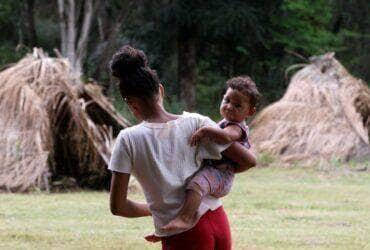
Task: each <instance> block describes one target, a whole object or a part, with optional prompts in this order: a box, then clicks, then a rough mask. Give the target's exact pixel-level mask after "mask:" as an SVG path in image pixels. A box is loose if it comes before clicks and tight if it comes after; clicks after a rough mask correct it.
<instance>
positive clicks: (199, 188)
mask: <svg viewBox="0 0 370 250" xmlns="http://www.w3.org/2000/svg"><path fill="white" fill-rule="evenodd" d="M233 180H234V168H233V167H232V166H229V165H225V164H224V165H222V168H221V166H208V165H206V166H204V167H202V168H201V169H200V170H199V171H198V172H197V173H196V174H195V175H194V176H193V178H192V179H191V180H190V181H189V183H188V185H187V187H186V189H190V190H194V191H196V192H197V193H199V194H200V195H201V196H202V197H203V196H206V195H212V196H213V197H216V198H220V197H223V196H225V195H227V194H228V193H229V192H230V190H231V186H232V184H233Z"/></svg>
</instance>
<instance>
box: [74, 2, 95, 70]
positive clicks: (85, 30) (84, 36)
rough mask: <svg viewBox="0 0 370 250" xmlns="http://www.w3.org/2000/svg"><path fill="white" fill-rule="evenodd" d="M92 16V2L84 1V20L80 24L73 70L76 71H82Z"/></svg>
mask: <svg viewBox="0 0 370 250" xmlns="http://www.w3.org/2000/svg"><path fill="white" fill-rule="evenodd" d="M92 15H93V2H92V0H86V1H85V6H84V19H83V22H82V28H81V32H80V38H79V39H78V44H77V51H76V62H75V68H76V70H78V71H82V60H83V59H85V57H86V49H87V43H88V37H89V33H90V27H91V20H92Z"/></svg>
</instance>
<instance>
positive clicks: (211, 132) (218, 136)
mask: <svg viewBox="0 0 370 250" xmlns="http://www.w3.org/2000/svg"><path fill="white" fill-rule="evenodd" d="M241 137H242V130H241V128H240V127H238V126H236V125H229V126H227V127H226V128H224V129H221V128H217V127H211V126H207V127H201V128H200V129H198V130H197V131H196V132H195V133H194V134H193V135H192V136H191V138H190V145H191V146H195V145H197V144H198V143H199V142H200V141H201V140H202V139H206V138H207V139H209V140H212V141H214V142H216V143H219V144H227V143H230V142H233V141H237V140H239V139H240V138H241Z"/></svg>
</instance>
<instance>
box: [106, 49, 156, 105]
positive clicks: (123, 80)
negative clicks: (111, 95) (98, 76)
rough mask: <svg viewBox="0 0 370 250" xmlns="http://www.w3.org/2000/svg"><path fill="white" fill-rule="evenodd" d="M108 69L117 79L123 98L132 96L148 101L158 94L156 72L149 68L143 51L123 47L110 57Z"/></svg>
mask: <svg viewBox="0 0 370 250" xmlns="http://www.w3.org/2000/svg"><path fill="white" fill-rule="evenodd" d="M109 68H110V71H111V74H112V75H113V76H115V77H117V78H118V79H119V90H120V93H121V95H122V97H123V98H126V97H130V96H133V97H139V98H141V99H144V100H146V101H148V100H151V99H153V98H154V97H155V96H156V95H157V94H158V91H159V83H160V81H159V78H158V76H157V73H156V71H155V70H152V69H151V68H149V66H148V59H147V57H146V55H145V53H144V52H143V51H141V50H138V49H135V48H133V47H131V46H129V45H125V46H123V47H122V48H120V49H119V50H118V51H117V52H116V53H115V54H114V55H113V56H112V59H111V60H110V62H109Z"/></svg>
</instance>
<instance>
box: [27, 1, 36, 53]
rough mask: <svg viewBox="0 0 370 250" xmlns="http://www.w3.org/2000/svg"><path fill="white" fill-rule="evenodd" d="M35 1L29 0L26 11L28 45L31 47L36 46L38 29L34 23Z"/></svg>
mask: <svg viewBox="0 0 370 250" xmlns="http://www.w3.org/2000/svg"><path fill="white" fill-rule="evenodd" d="M34 3H35V2H34V0H27V6H26V8H27V10H26V20H27V21H26V23H25V25H26V32H27V33H26V34H27V44H28V45H30V46H31V47H33V46H35V45H36V39H37V37H36V28H35V21H34V6H35V5H34Z"/></svg>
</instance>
